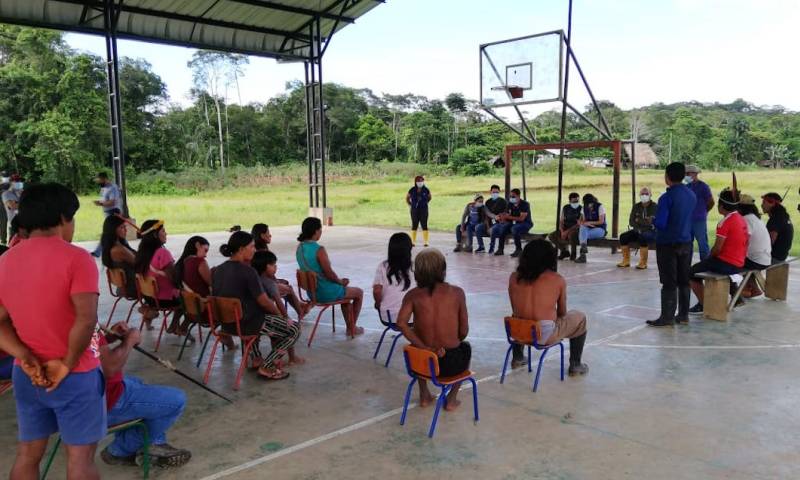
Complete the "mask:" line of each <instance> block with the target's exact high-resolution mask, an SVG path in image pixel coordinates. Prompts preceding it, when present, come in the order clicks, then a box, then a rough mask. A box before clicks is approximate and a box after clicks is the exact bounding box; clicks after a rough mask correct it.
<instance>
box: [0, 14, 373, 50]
mask: <svg viewBox="0 0 800 480" xmlns="http://www.w3.org/2000/svg"><path fill="white" fill-rule="evenodd" d="M105 3H106V2H105V1H103V0H0V22H3V23H15V24H21V25H28V26H33V27H44V28H54V29H58V30H65V31H74V32H81V33H90V34H98V35H103V34H104V33H105V29H104V18H103V7H104V5H105ZM380 3H382V1H381V0H124V2H119V1H117V5H120V4H121V6H119V9H120V12H119V20H118V24H117V36H118V37H119V38H126V39H132V40H141V41H147V42H155V43H165V44H172V45H180V46H186V47H193V48H203V49H209V50H224V51H232V52H239V53H245V54H248V55H258V56H264V57H272V58H283V59H290V60H291V59H302V58H308V57H309V56H310V55H311V37H310V30H309V26H310V25H311V23H312V22H313V21H314V18H315V16H317V15H318V16H319V17H320V31H321V33H322V36H323V37H329V36H330V35H331V34H333V33H335V31H339V30H341V29H342V28H343V27H345V26H346V25H348V24H350V23H353V22H354V21H355V20H356V19H357V18H359V17H361V16H362V15H364V14H365V13H367V12H368V11H370V10H371V9H373V8H374V7H375V6H376V5H378V4H380Z"/></svg>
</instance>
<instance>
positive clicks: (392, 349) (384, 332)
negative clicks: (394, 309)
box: [372, 327, 402, 368]
mask: <svg viewBox="0 0 800 480" xmlns="http://www.w3.org/2000/svg"><path fill="white" fill-rule="evenodd" d="M389 330H391V331H393V332H395V331H397V330H394V329H393V328H392V327H386V328H385V329H384V330H383V333H382V334H381V339H380V340H378V346H377V348H375V353H373V354H372V359H373V360H375V359H376V358H378V352H380V351H381V346H382V345H383V339H384V337H386V334H387V333H388V332H389ZM401 336H402V333H398V334H396V335H395V336H394V337H393V339H392V347H391V348H390V349H389V356H388V357H386V362H385V363H384V364H383V366H384V367H387V368H388V367H389V362H391V361H392V354H393V353H394V347H395V346H396V345H397V340H399V339H400V337H401Z"/></svg>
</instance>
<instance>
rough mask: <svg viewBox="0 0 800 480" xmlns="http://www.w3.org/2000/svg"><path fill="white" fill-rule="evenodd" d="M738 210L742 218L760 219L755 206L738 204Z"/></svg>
mask: <svg viewBox="0 0 800 480" xmlns="http://www.w3.org/2000/svg"><path fill="white" fill-rule="evenodd" d="M738 210H739V213H741V214H742V215H743V216H744V215H755V216H756V217H758V218H761V212H759V211H758V207H756V206H755V205H750V204H744V203H740V204H739V208H738Z"/></svg>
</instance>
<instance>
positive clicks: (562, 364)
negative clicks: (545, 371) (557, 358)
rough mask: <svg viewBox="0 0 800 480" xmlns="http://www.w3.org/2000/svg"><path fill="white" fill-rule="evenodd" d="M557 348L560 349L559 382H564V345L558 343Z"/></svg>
mask: <svg viewBox="0 0 800 480" xmlns="http://www.w3.org/2000/svg"><path fill="white" fill-rule="evenodd" d="M558 346H559V347H561V381H562V382H563V381H564V343H562V342H558Z"/></svg>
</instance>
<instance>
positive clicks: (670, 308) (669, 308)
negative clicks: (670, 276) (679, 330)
mask: <svg viewBox="0 0 800 480" xmlns="http://www.w3.org/2000/svg"><path fill="white" fill-rule="evenodd" d="M677 304H678V292H677V291H676V290H675V289H673V290H667V289H664V288H662V289H661V315H659V317H658V318H657V319H655V320H647V322H645V323H647V324H648V325H650V326H651V327H671V326H673V325H675V318H674V317H675V307H676V306H677Z"/></svg>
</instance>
